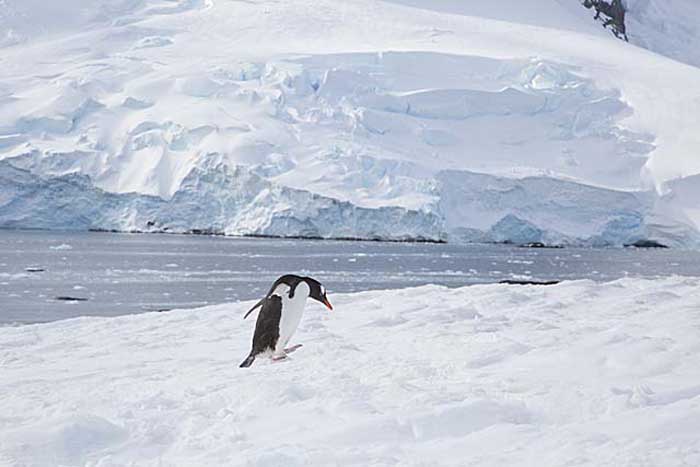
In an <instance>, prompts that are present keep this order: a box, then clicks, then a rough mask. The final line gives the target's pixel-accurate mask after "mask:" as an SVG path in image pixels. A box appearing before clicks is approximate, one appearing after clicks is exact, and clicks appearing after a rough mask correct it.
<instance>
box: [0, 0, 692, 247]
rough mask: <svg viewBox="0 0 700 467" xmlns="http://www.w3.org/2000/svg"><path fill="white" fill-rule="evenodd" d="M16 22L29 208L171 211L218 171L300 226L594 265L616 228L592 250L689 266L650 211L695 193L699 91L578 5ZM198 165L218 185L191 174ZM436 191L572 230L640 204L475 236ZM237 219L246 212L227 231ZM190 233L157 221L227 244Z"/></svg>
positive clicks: (17, 133) (286, 7)
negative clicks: (660, 245)
mask: <svg viewBox="0 0 700 467" xmlns="http://www.w3.org/2000/svg"><path fill="white" fill-rule="evenodd" d="M35 3H36V2H29V3H27V2H24V1H20V0H3V5H4V6H5V8H4V9H3V11H4V14H3V16H0V26H2V27H4V28H5V29H6V30H7V31H9V32H8V33H7V35H8V37H10V36H11V38H12V40H10V39H7V40H6V41H5V44H6V45H5V47H4V48H2V49H0V50H2V58H1V60H2V62H0V63H1V64H2V67H0V159H2V160H5V161H9V163H11V164H12V165H14V166H15V167H19V168H22V169H26V170H29V171H30V172H31V173H32V174H34V175H36V180H35V182H36V184H37V186H45V187H48V185H50V183H46V182H45V181H46V180H51V179H53V177H61V176H64V175H67V174H71V173H79V174H82V175H86V176H88V177H90V181H89V184H90V185H93V186H94V188H95V189H97V190H102V191H103V192H107V193H117V194H127V193H137V194H139V195H150V196H157V197H159V198H161V199H162V200H163V201H164V203H163V204H164V205H169V206H171V207H174V206H176V205H177V203H170V204H169V200H170V199H171V198H172V197H174V196H175V194H176V193H178V191H179V190H181V189H182V188H183V187H182V184H183V181H185V180H190V181H191V180H193V179H194V178H196V177H198V176H203V177H205V178H210V179H216V178H217V177H216V175H215V174H203V173H202V172H201V168H202V167H204V166H206V167H209V168H210V169H211V170H217V168H219V167H223V166H228V167H229V169H230V170H232V171H233V170H237V168H243V169H245V170H246V171H250V173H252V174H255V175H257V176H259V177H261V178H262V179H265V180H266V181H268V182H271V183H273V184H274V185H275V186H279V187H284V188H290V189H295V190H301V191H305V192H307V195H306V199H310V200H318V203H319V206H317V207H314V208H311V209H312V210H313V209H316V210H318V209H322V208H323V203H325V202H326V201H322V200H327V199H333V200H335V202H339V203H349V205H350V206H352V209H358V210H359V209H375V210H376V209H381V208H391V209H401V210H410V211H412V212H414V211H415V212H416V213H420V215H421V216H426V217H437V218H438V220H437V224H441V225H444V226H445V228H444V229H443V230H441V231H440V232H438V234H437V236H438V237H440V238H448V239H452V240H454V239H466V237H465V236H464V235H463V232H464V229H476V230H478V231H479V232H480V233H479V235H481V236H482V237H483V236H484V235H486V236H488V232H489V231H490V230H491V229H492V228H496V229H498V225H497V224H498V222H500V221H503V220H504V219H506V221H507V220H508V219H510V217H509V216H516V217H518V218H520V219H523V220H525V221H527V222H528V223H531V224H532V225H533V226H534V228H535V229H537V230H539V231H541V232H543V233H544V237H545V238H552V239H556V238H566V239H569V240H571V241H573V242H582V243H595V242H596V241H597V240H596V239H597V238H601V237H606V235H603V232H604V230H605V227H604V226H605V225H606V224H607V223H608V222H614V221H615V219H617V218H619V217H620V216H622V217H625V218H632V217H634V218H639V220H638V221H637V222H635V223H634V225H632V224H630V225H629V228H625V229H623V230H624V231H622V232H620V233H619V234H617V235H616V236H614V239H613V236H607V238H608V239H610V240H611V242H610V243H612V244H620V243H624V242H626V241H629V240H630V239H634V238H636V237H638V236H639V235H652V234H653V235H654V238H655V239H657V240H660V241H662V242H666V243H669V244H671V243H673V244H680V245H683V246H693V247H695V246H697V245H698V243H697V231H698V226H699V225H700V218H698V214H697V211H695V210H693V208H692V206H691V207H688V205H689V204H692V203H691V201H689V200H684V199H682V196H681V195H680V194H679V195H678V196H672V197H669V196H668V193H669V191H673V188H672V187H673V186H676V185H675V184H674V183H669V182H672V181H674V180H676V179H678V178H682V177H692V176H694V175H696V174H698V173H700V157H697V148H698V147H700V134H698V132H697V131H696V128H697V127H698V126H699V125H700V112H699V111H698V99H700V87H699V86H698V82H700V69H697V68H694V67H690V66H687V65H684V64H681V63H678V62H676V61H674V60H670V59H667V58H664V57H662V56H659V55H656V54H654V53H653V52H650V51H647V50H644V49H641V48H638V47H634V46H632V45H630V44H626V43H623V42H622V41H618V40H616V39H615V38H613V37H610V36H609V34H608V33H607V31H605V30H603V29H602V28H601V27H600V25H598V24H596V23H595V22H593V21H592V20H591V18H590V12H589V11H587V10H585V9H584V8H583V7H582V6H581V5H580V4H577V2H574V1H571V2H565V1H561V0H537V1H536V2H534V3H535V4H536V7H537V8H535V9H533V8H532V6H533V5H532V3H528V4H527V5H525V4H524V3H523V2H520V1H515V0H501V1H499V2H488V3H485V2H457V1H451V0H440V1H435V2H430V3H426V2H418V1H415V0H410V1H409V0H400V1H399V0H395V1H369V0H355V1H350V2H333V1H330V0H321V1H313V2H311V1H308V0H295V1H289V2H273V1H268V0H261V1H254V2H237V1H236V2H229V1H216V0H206V1H205V0H169V1H158V0H140V1H137V0H132V1H128V0H119V1H106V0H101V1H97V2H92V3H91V5H90V6H89V7H85V6H83V4H82V2H77V1H76V2H73V1H71V2H68V3H66V4H65V5H64V8H62V9H61V10H60V11H53V10H51V9H48V10H46V9H42V8H39V7H38V6H37V5H36V4H35ZM542 11H546V13H547V14H540V12H542ZM666 11H671V10H666ZM673 12H675V10H673ZM669 14H670V13H669ZM51 18H53V19H54V20H53V21H52V20H51ZM212 157H213V158H216V159H217V160H219V161H221V164H218V165H215V166H211V165H207V162H206V161H207V160H209V159H210V158H212ZM444 173H450V174H452V176H451V177H452V179H451V183H449V184H443V183H442V182H441V180H443V179H444V176H443V175H442V174H444ZM455 173H464V174H472V173H476V174H482V175H483V176H484V177H489V176H492V177H498V179H499V182H498V183H499V184H514V185H519V186H523V191H524V192H528V193H530V191H529V190H528V188H527V185H528V183H529V182H528V179H527V177H530V176H539V177H546V178H549V179H551V180H552V182H551V184H552V185H555V186H557V185H558V184H559V183H558V182H559V181H562V182H575V183H577V184H578V185H576V186H580V187H581V192H580V198H581V199H580V200H579V201H578V202H574V206H572V207H571V209H572V210H576V209H577V208H580V209H581V210H582V211H584V210H586V209H590V206H587V205H586V203H587V202H588V200H590V199H591V198H597V199H600V198H605V199H606V200H608V199H609V200H613V199H627V198H630V197H634V198H638V197H641V198H644V199H645V201H644V202H643V203H641V205H634V206H633V205H631V204H629V203H623V204H624V206H623V207H618V206H615V205H613V204H610V203H607V204H603V205H600V206H599V207H596V208H594V209H598V208H600V211H601V212H600V213H599V215H597V219H598V220H597V221H596V223H595V225H594V226H592V228H591V229H592V230H591V229H588V230H587V231H586V232H583V231H581V232H575V231H574V230H575V229H573V230H572V229H571V228H570V227H571V226H570V225H568V226H567V225H565V224H567V223H569V221H568V220H566V219H560V218H558V217H557V216H551V212H549V211H542V209H546V207H545V206H542V205H541V204H539V203H537V202H536V201H537V200H531V201H534V202H533V203H532V209H530V211H529V216H527V218H523V215H522V212H521V211H522V209H520V208H521V206H519V205H517V203H516V205H510V206H507V205H502V206H501V207H502V209H501V210H499V211H498V212H499V216H498V217H496V216H493V215H492V216H490V217H489V218H490V219H491V221H490V224H488V225H485V224H484V223H483V222H482V219H481V218H479V217H475V216H474V215H473V214H474V213H473V212H468V211H467V210H464V209H452V207H455V206H459V204H460V203H459V200H458V199H457V200H456V201H457V202H454V201H455V198H456V197H457V196H458V195H459V194H460V193H462V192H463V190H462V189H461V188H459V189H454V190H448V189H447V188H446V186H450V187H452V186H458V185H460V184H459V182H458V181H455V180H454V174H455ZM468 178H469V175H465V179H464V183H466V181H467V179H468ZM224 179H226V177H220V178H219V180H221V181H223V180H224ZM58 180H60V178H59V179H58ZM689 180H690V181H691V182H689V183H692V181H693V180H696V179H694V178H690V179H689ZM455 182H456V183H455ZM85 183H88V182H87V181H86V182H85ZM462 185H463V184H462ZM567 186H570V185H567ZM3 188H5V187H2V186H0V190H3ZM462 188H463V187H462ZM49 189H51V188H49ZM224 189H225V187H223V186H220V187H218V189H216V188H213V190H214V191H219V192H221V191H223V190H224ZM591 190H593V191H596V190H600V193H598V194H596V195H595V196H593V197H591V196H590V195H589V193H590V192H591ZM611 190H612V191H614V192H616V193H614V194H610V192H611ZM652 192H656V194H653V193H652ZM629 193H632V194H629ZM608 195H610V198H606V197H607V196H608ZM647 195H650V196H652V198H653V197H654V196H656V197H657V198H659V197H661V196H664V201H663V202H661V201H660V200H657V199H653V200H651V201H646V198H647ZM1 196H2V197H3V199H5V200H9V199H10V198H11V195H10V194H8V193H3V194H2V195H1ZM448 198H449V200H450V201H449V202H447V200H448ZM574 198H576V196H573V197H570V199H571V200H572V201H574ZM516 201H520V200H516ZM657 201H658V202H657ZM313 202H315V201H312V203H313ZM669 204H670V205H671V206H668V205H669ZM27 205H28V203H27V202H26V200H25V201H23V200H19V199H14V200H13V202H12V203H9V202H6V203H4V204H0V217H1V218H3V219H13V221H12V222H9V223H8V222H3V223H2V224H0V225H5V226H7V225H12V226H20V225H22V223H21V222H18V221H16V219H29V218H34V219H35V218H36V216H31V214H30V213H28V212H26V211H22V210H20V208H22V209H23V208H24V207H26V206H27ZM648 205H650V206H651V207H650V208H648V207H647V206H648ZM657 206H659V208H658V209H662V208H663V209H662V212H657ZM241 208H242V209H246V208H250V210H253V207H251V206H243V205H240V206H237V207H236V211H235V212H233V211H231V212H227V214H226V215H227V216H234V217H235V216H239V212H238V209H241ZM166 209H167V208H166ZM269 209H271V210H274V209H275V208H274V206H271V207H269ZM606 210H607V211H606ZM298 211H299V212H308V209H306V208H303V207H302V208H300V209H298ZM397 212H398V211H397ZM519 212H520V214H519ZM640 213H641V214H640ZM500 214H502V215H500ZM78 215H80V214H79V213H78ZM207 215H208V213H207V212H203V213H201V214H198V215H197V217H196V218H186V217H182V215H181V213H179V212H175V211H171V212H169V213H167V215H166V217H167V216H170V217H178V216H180V217H182V222H181V223H180V221H178V222H179V223H178V226H179V228H180V229H181V230H187V228H188V227H189V228H198V229H200V228H205V229H209V230H221V229H222V226H223V225H226V226H231V225H237V224H238V221H236V220H235V219H233V218H230V219H223V220H222V219H221V218H220V213H219V212H218V211H214V212H212V213H211V215H210V217H207ZM292 215H294V214H292ZM640 216H641V217H640ZM88 217H89V216H88ZM239 217H240V216H239ZM584 217H585V216H584ZM659 218H663V219H664V221H663V222H657V219H659ZM305 219H306V218H305V217H303V216H302V218H300V219H298V220H299V222H300V223H304V222H305ZM35 222H39V223H41V224H42V225H44V226H49V227H51V226H54V227H64V228H65V227H68V226H70V225H71V223H72V221H71V220H70V219H68V218H66V219H55V218H53V219H38V220H36V219H35ZM333 222H335V221H333ZM188 223H189V224H190V225H189V226H188V225H187V224H188ZM99 224H100V225H94V227H97V228H112V227H111V226H112V225H115V224H117V225H124V223H123V222H122V220H121V218H108V217H104V218H103V220H102V221H101V222H100V223H99ZM195 224H196V226H195ZM437 224H436V223H435V222H433V221H430V222H427V223H426V225H428V226H429V228H430V229H433V228H434V226H435V225H437ZM651 224H654V225H655V226H657V227H658V228H654V229H649V228H647V227H648V226H649V225H651ZM452 226H455V227H454V229H458V230H454V229H453V228H452ZM640 226H641V227H640ZM76 227H78V226H76ZM131 228H138V229H142V228H141V227H140V226H132V227H131ZM390 229H391V226H387V229H386V230H387V231H390ZM244 230H245V229H237V228H231V229H228V230H227V231H229V232H233V231H244ZM337 230H338V229H335V228H334V229H326V230H325V231H324V232H325V233H324V234H326V233H327V234H328V235H333V234H334V233H333V232H335V231H337ZM345 230H346V231H349V232H352V231H354V230H355V229H354V227H352V226H348V227H347V228H346V229H345ZM375 230H376V229H375ZM297 232H298V230H294V229H292V230H291V231H290V232H289V233H288V234H289V235H295V234H297ZM678 232H682V233H681V234H679V233H678ZM361 233H362V232H355V233H354V234H353V235H352V236H355V234H358V235H357V236H362V235H360V234H361ZM404 233H405V231H402V232H399V233H398V234H397V235H396V236H398V237H401V236H404ZM563 233H565V235H562V234H563ZM572 233H573V234H572ZM413 234H415V235H416V237H425V238H433V237H435V235H434V234H435V232H434V231H428V230H426V231H424V232H417V231H416V232H411V235H413ZM506 240H509V238H506ZM510 240H515V239H510ZM612 240H614V241H612Z"/></svg>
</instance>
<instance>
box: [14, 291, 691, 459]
mask: <svg viewBox="0 0 700 467" xmlns="http://www.w3.org/2000/svg"><path fill="white" fill-rule="evenodd" d="M331 300H332V301H333V304H334V306H335V308H336V311H334V312H332V313H328V312H326V311H325V310H324V309H323V308H322V307H321V306H320V305H319V306H315V305H311V304H310V305H309V307H308V309H307V310H306V314H305V317H304V319H303V320H302V324H301V327H300V329H299V331H298V332H297V335H296V336H295V338H294V339H293V341H294V343H303V344H304V347H302V348H301V349H300V350H298V351H297V352H295V353H294V354H293V355H292V357H291V358H290V359H289V360H288V361H286V362H282V363H271V362H270V361H267V360H260V361H257V362H256V363H255V365H254V366H253V367H252V368H250V369H248V370H242V369H239V368H238V367H237V365H238V363H239V361H240V360H242V359H243V358H244V357H245V355H247V353H248V350H249V344H250V338H251V336H252V321H243V320H242V315H243V313H244V312H245V310H247V309H248V307H249V306H250V305H251V303H248V302H245V303H232V304H227V305H221V306H214V307H207V308H200V309H195V310H177V311H173V312H169V313H150V314H144V315H133V316H123V317H118V318H108V319H100V318H80V319H72V320H66V321H59V322H55V323H51V324H44V325H31V326H22V327H18V328H2V329H0V362H2V368H3V378H2V380H0V393H2V394H3V397H2V398H0V464H1V465H8V466H21V465H27V466H30V465H31V466H49V465H69V466H83V465H85V466H87V465H90V466H102V467H105V466H117V465H138V466H148V465H154V466H156V465H158V466H177V465H182V466H186V465H270V466H273V465H275V466H277V465H286V466H293V465H299V466H301V465H416V466H418V465H460V466H464V465H480V466H482V465H494V466H496V465H523V466H528V465H548V466H560V465H574V464H576V465H592V466H593V465H595V466H619V465H636V466H657V465H664V466H681V465H697V464H698V463H699V462H700V445H698V443H697V427H698V426H700V385H698V381H700V366H699V365H698V364H697V363H698V358H697V357H698V354H699V352H700V344H699V343H698V339H697V330H698V327H699V326H700V315H698V313H697V310H698V307H700V281H699V280H698V279H694V278H690V279H689V278H668V279H658V280H637V279H624V280H619V281H615V282H610V283H595V282H591V281H574V282H565V283H562V284H560V285H556V286H549V287H532V286H524V287H523V286H503V285H480V286H471V287H464V288H459V289H447V288H444V287H438V286H425V287H419V288H411V289H403V290H386V291H374V292H363V293H356V294H342V295H341V294H339V295H332V294H331Z"/></svg>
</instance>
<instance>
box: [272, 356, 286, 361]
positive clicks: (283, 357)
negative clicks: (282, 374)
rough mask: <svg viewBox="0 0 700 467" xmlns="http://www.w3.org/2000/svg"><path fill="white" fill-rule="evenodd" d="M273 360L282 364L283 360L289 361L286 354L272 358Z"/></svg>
mask: <svg viewBox="0 0 700 467" xmlns="http://www.w3.org/2000/svg"><path fill="white" fill-rule="evenodd" d="M271 359H272V361H273V362H281V361H282V360H286V359H287V355H285V354H282V355H273V356H272V357H271Z"/></svg>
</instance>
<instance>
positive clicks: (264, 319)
mask: <svg viewBox="0 0 700 467" xmlns="http://www.w3.org/2000/svg"><path fill="white" fill-rule="evenodd" d="M308 297H311V298H313V299H314V300H318V301H319V302H321V303H323V304H324V305H326V307H328V309H329V310H332V309H333V307H332V306H331V303H330V302H329V301H328V298H327V297H326V288H325V287H324V286H323V285H321V283H320V282H318V281H317V280H316V279H312V278H310V277H300V276H295V275H293V274H287V275H284V276H282V277H280V278H279V279H277V280H276V281H275V283H274V284H272V287H270V291H269V292H268V293H267V295H265V297H263V298H262V299H261V300H260V301H259V302H258V303H256V304H255V306H254V307H253V308H251V309H250V310H248V313H246V314H245V316H244V317H243V319H246V318H247V317H248V315H249V314H251V313H252V312H253V310H255V309H256V308H258V307H261V308H260V313H259V314H258V320H257V322H256V323H255V333H254V334H253V346H252V347H253V348H252V349H251V350H250V355H248V358H246V359H245V360H243V362H242V363H241V365H240V367H241V368H246V367H249V366H250V365H252V364H253V361H254V360H255V357H256V356H258V355H259V354H261V353H263V352H266V351H270V350H271V351H272V358H273V359H274V360H279V359H283V358H285V357H286V356H287V352H288V351H291V349H285V346H286V345H287V343H288V342H289V339H291V338H292V336H293V335H294V331H296V330H297V326H299V322H300V321H301V315H302V314H303V313H304V306H305V305H306V299H307V298H308ZM298 347H300V346H295V347H294V348H293V349H294V350H296V349H297V348H298Z"/></svg>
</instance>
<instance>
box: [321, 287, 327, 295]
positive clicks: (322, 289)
mask: <svg viewBox="0 0 700 467" xmlns="http://www.w3.org/2000/svg"><path fill="white" fill-rule="evenodd" d="M321 295H326V288H325V287H324V286H321Z"/></svg>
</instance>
